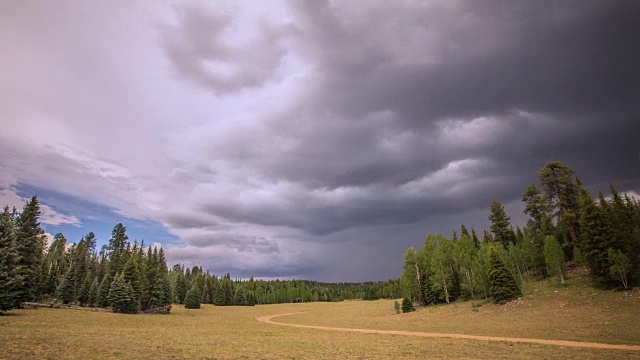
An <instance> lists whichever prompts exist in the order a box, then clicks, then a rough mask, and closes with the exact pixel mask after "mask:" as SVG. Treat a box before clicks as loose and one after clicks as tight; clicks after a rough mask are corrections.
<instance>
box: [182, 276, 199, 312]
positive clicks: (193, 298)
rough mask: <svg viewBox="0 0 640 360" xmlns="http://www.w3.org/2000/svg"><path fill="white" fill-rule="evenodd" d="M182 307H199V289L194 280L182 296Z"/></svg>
mask: <svg viewBox="0 0 640 360" xmlns="http://www.w3.org/2000/svg"><path fill="white" fill-rule="evenodd" d="M184 307H185V308H186V309H200V289H199V288H198V284H197V283H196V282H195V281H194V282H193V285H192V286H191V289H189V291H187V294H186V296H185V298H184Z"/></svg>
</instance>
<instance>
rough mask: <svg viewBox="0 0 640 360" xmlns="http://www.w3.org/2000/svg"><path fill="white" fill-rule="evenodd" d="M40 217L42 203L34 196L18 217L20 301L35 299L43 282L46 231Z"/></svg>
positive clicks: (17, 242)
mask: <svg viewBox="0 0 640 360" xmlns="http://www.w3.org/2000/svg"><path fill="white" fill-rule="evenodd" d="M39 218H40V204H39V203H38V199H37V198H36V197H35V196H34V197H32V198H31V200H30V201H28V202H27V204H26V205H25V206H24V209H23V210H22V213H20V215H19V216H18V217H17V219H16V232H17V236H16V244H17V250H18V256H19V257H18V272H19V274H20V275H21V277H22V287H20V289H19V290H18V298H19V301H20V302H25V301H33V300H34V299H35V298H36V296H37V295H38V286H39V285H40V282H41V281H40V274H41V266H42V254H43V250H44V249H43V248H44V242H43V234H44V231H42V228H40V223H39V222H38V219H39Z"/></svg>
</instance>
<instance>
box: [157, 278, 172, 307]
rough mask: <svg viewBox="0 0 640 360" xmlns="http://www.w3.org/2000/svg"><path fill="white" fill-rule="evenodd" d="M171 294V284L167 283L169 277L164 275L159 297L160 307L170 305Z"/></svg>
mask: <svg viewBox="0 0 640 360" xmlns="http://www.w3.org/2000/svg"><path fill="white" fill-rule="evenodd" d="M172 299H173V294H172V292H171V283H170V282H169V276H167V275H166V274H165V275H164V276H163V277H162V294H161V296H160V304H159V305H160V306H168V305H171V303H172V302H173V301H172Z"/></svg>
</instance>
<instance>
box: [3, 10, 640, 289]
mask: <svg viewBox="0 0 640 360" xmlns="http://www.w3.org/2000/svg"><path fill="white" fill-rule="evenodd" d="M639 18H640V3H638V2H636V1H615V0H614V1H588V0H584V1H583V0H580V1H577V0H568V1H560V2H556V1H539V2H532V1H528V0H527V1H519V0H514V1H491V0H469V1H458V0H433V1H431V0H425V1H412V0H401V1H393V2H391V1H375V0H366V1H364V0H363V1H322V0H307V1H303V0H300V1H276V0H272V1H268V2H266V1H264V2H263V1H260V2H258V1H249V0H247V1H236V0H234V1H231V0H229V1H138V0H130V1H126V0H125V1H80V0H75V1H71V0H59V1H45V0H41V1H33V0H8V1H1V2H0V53H2V56H0V71H1V72H2V81H0V129H2V130H1V131H0V203H1V204H7V205H10V206H17V207H19V208H20V207H21V206H22V205H23V204H24V202H25V201H26V199H28V198H29V197H31V196H32V195H37V196H38V198H39V199H40V201H41V206H42V212H43V215H42V217H41V224H42V226H43V228H44V229H45V231H46V232H47V233H50V234H55V233H58V232H62V233H63V234H64V235H65V236H66V237H67V238H68V239H69V241H70V242H77V241H78V240H79V239H80V237H81V236H82V235H83V234H86V233H88V232H89V231H94V232H95V233H96V235H97V237H98V241H99V244H104V243H106V242H107V241H108V239H109V237H110V234H111V229H112V228H113V226H114V225H115V224H117V223H118V222H121V223H123V224H124V225H125V226H126V227H127V232H128V234H129V237H130V240H132V241H133V240H144V241H145V243H147V244H154V243H158V244H161V245H162V246H163V248H164V249H165V251H166V253H167V259H168V262H169V265H170V266H171V265H172V264H174V263H178V262H180V263H182V264H185V265H186V266H194V265H202V266H203V268H205V269H208V270H210V271H211V272H212V273H215V274H218V275H221V274H224V273H226V272H230V273H231V274H232V276H234V277H238V278H243V277H248V276H256V277H263V278H281V279H285V278H303V279H312V280H321V281H371V280H386V279H388V278H395V277H398V276H399V275H400V273H401V269H402V258H403V253H404V250H405V249H406V248H407V247H409V246H414V247H415V246H420V245H421V244H422V243H423V242H424V239H425V237H426V236H427V234H429V233H436V232H442V233H443V234H445V235H450V234H451V231H452V230H453V229H459V227H460V224H462V223H464V224H465V225H467V227H469V228H470V227H474V228H475V229H476V230H478V231H479V232H480V233H482V230H484V229H486V228H488V226H489V221H488V219H487V216H488V215H489V205H490V204H491V202H492V201H499V202H501V203H503V204H505V207H506V209H507V212H508V213H509V215H510V216H511V219H512V222H513V223H514V224H516V225H517V224H523V223H524V222H525V221H526V217H525V215H524V214H523V213H522V209H523V206H522V204H521V201H520V199H521V194H522V192H523V191H524V189H525V188H526V187H527V185H529V184H531V183H535V182H536V181H537V180H536V173H537V171H538V170H539V169H540V168H541V167H542V166H543V165H544V164H545V163H547V162H549V161H553V160H560V161H563V162H565V163H566V164H568V165H569V166H571V167H572V168H573V169H574V170H575V171H576V174H577V175H578V176H579V177H580V179H581V181H582V182H583V183H584V184H585V185H586V186H587V187H588V189H589V190H591V191H592V192H597V191H599V190H606V189H607V187H608V184H609V183H610V182H612V183H614V184H615V185H616V187H617V189H618V190H619V191H624V192H629V193H632V194H638V193H640V145H639V144H640V142H639V141H638V139H639V138H640V121H639V120H640V119H639V118H638V117H639V115H640V101H639V100H640V67H639V66H638V64H640V47H639V46H638V39H639V38H640V21H638V19H639Z"/></svg>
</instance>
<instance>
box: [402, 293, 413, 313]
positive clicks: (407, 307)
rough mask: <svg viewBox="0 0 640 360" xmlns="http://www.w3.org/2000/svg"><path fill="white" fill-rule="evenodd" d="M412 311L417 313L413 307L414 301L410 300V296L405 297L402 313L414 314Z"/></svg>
mask: <svg viewBox="0 0 640 360" xmlns="http://www.w3.org/2000/svg"><path fill="white" fill-rule="evenodd" d="M412 311H416V308H415V307H413V301H411V299H409V297H408V296H405V297H403V298H402V312H403V313H408V312H412Z"/></svg>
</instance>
